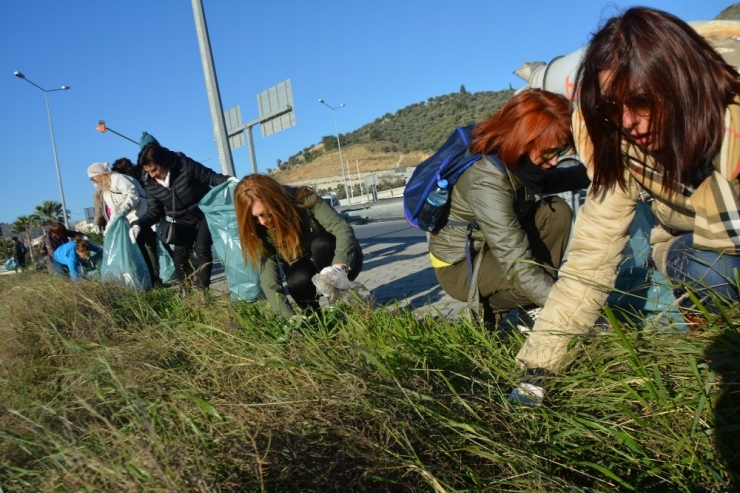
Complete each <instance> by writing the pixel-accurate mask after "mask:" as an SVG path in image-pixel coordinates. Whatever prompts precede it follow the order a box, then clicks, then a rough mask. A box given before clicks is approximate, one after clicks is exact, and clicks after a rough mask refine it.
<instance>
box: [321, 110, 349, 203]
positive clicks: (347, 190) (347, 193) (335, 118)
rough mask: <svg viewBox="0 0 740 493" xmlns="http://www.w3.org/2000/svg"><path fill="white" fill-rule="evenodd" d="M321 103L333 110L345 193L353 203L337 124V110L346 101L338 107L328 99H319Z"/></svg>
mask: <svg viewBox="0 0 740 493" xmlns="http://www.w3.org/2000/svg"><path fill="white" fill-rule="evenodd" d="M319 103H321V104H323V105H324V106H326V107H327V108H329V109H330V110H331V116H332V117H333V118H334V133H335V134H336V136H337V147H338V148H339V164H340V165H341V166H342V180H343V181H344V193H345V195H347V201H348V202H349V205H352V197H351V196H350V190H349V187H348V186H347V175H345V174H344V159H342V143H341V142H340V140H339V127H338V126H337V112H336V110H338V109H339V108H343V107H344V103H342V104H340V105H339V106H337V107H336V108H335V107H333V106H329V105H328V104H327V103H326V101H324V100H323V99H319ZM347 168H349V164H348V165H347Z"/></svg>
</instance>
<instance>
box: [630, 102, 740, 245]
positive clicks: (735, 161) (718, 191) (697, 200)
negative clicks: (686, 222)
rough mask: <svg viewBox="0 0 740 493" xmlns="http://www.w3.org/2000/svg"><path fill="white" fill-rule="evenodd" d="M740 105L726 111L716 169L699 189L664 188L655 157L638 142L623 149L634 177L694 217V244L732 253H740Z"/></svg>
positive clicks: (683, 187)
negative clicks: (665, 189)
mask: <svg viewBox="0 0 740 493" xmlns="http://www.w3.org/2000/svg"><path fill="white" fill-rule="evenodd" d="M738 129H740V106H738V104H733V105H730V107H729V108H728V109H727V112H726V114H725V132H724V138H723V139H722V147H721V149H720V152H719V153H718V154H717V156H715V158H714V160H713V161H712V164H713V165H714V171H713V172H712V174H711V175H710V176H709V177H707V178H706V179H705V180H704V181H703V182H702V183H701V184H700V185H699V186H698V187H697V188H696V190H694V189H692V188H691V187H688V186H686V185H680V187H679V190H678V191H677V192H674V193H672V194H669V193H668V192H666V191H664V190H663V187H662V181H661V179H662V176H661V174H660V173H658V172H657V171H655V169H654V166H653V163H654V161H653V159H652V158H651V157H650V156H646V155H645V154H643V153H642V152H641V151H640V150H639V149H637V148H636V147H635V146H634V145H629V144H627V143H625V144H624V146H623V148H622V150H623V152H624V155H625V161H626V162H627V165H628V167H629V171H630V173H631V174H632V176H633V177H634V178H635V179H636V180H637V181H638V182H639V183H640V184H641V185H642V186H643V187H644V188H645V189H646V190H647V191H648V192H650V193H651V194H652V195H653V196H654V197H659V198H661V199H662V200H664V201H666V202H668V203H670V204H671V205H672V206H673V207H675V208H676V209H678V210H679V211H680V212H681V213H682V214H685V215H688V216H692V215H693V216H694V247H695V248H696V249H699V250H710V251H714V252H718V253H725V254H729V255H740V212H739V210H740V198H739V195H740V182H739V181H738V173H739V172H740V133H739V132H738Z"/></svg>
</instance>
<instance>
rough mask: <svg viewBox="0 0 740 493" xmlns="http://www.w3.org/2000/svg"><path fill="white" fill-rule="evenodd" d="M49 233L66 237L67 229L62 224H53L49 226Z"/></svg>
mask: <svg viewBox="0 0 740 493" xmlns="http://www.w3.org/2000/svg"><path fill="white" fill-rule="evenodd" d="M49 233H54V234H55V235H57V236H64V235H66V234H67V228H65V227H64V224H62V223H51V224H50V225H49Z"/></svg>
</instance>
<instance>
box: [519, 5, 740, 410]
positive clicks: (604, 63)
mask: <svg viewBox="0 0 740 493" xmlns="http://www.w3.org/2000/svg"><path fill="white" fill-rule="evenodd" d="M574 93H575V94H578V95H579V101H578V110H577V111H576V112H575V113H574V115H573V122H572V126H573V132H574V138H575V143H576V146H577V148H578V152H579V154H580V155H581V157H582V158H583V159H584V162H585V163H586V165H587V166H588V168H589V170H590V172H591V173H592V177H593V185H592V187H591V190H590V191H589V194H588V196H587V198H586V202H585V204H584V206H583V207H581V209H580V211H579V214H578V217H577V219H576V223H575V228H574V233H573V239H572V240H571V244H570V247H569V250H568V262H567V263H566V264H565V266H564V267H563V269H562V271H561V274H560V278H559V280H558V282H557V283H556V284H555V286H554V287H553V289H552V291H550V295H549V297H548V300H547V303H546V304H545V307H544V308H543V310H542V312H541V313H540V316H539V319H538V320H537V323H536V324H535V326H534V330H533V331H532V333H531V334H530V335H529V337H528V339H527V341H526V343H525V344H524V346H523V347H522V349H521V350H520V351H519V353H518V354H517V356H516V358H517V361H518V362H519V364H520V366H521V367H522V369H523V370H524V371H525V378H524V380H523V381H522V384H521V385H520V386H519V387H517V388H516V389H515V390H514V392H513V393H512V395H511V398H512V399H517V400H522V399H520V397H522V398H523V399H530V400H531V399H532V398H533V399H534V400H533V403H535V404H536V403H538V402H539V401H541V400H542V397H543V394H544V391H543V387H542V384H543V383H544V380H543V375H546V374H547V373H552V372H556V371H559V370H560V369H561V366H562V364H563V362H564V356H565V355H566V353H567V348H568V344H569V342H570V339H571V338H572V337H573V336H575V335H584V334H586V333H588V331H589V330H590V329H591V328H592V327H593V325H594V323H595V321H596V319H597V317H598V316H599V312H600V310H601V308H602V307H603V305H604V303H605V302H606V299H607V297H608V295H609V292H610V289H611V288H612V287H613V286H614V283H615V280H616V277H617V271H618V268H619V264H620V261H621V259H622V251H623V250H624V247H625V245H626V243H627V240H628V234H629V226H630V223H631V222H632V218H633V217H634V215H635V210H636V206H637V203H638V202H640V201H644V200H645V199H646V198H647V199H652V201H651V207H652V210H653V213H654V214H655V217H656V219H657V224H656V227H655V228H654V229H653V231H652V234H651V236H650V241H651V244H652V247H653V260H654V262H655V265H656V267H657V268H658V269H659V270H660V272H661V273H662V274H664V275H665V276H666V277H668V278H669V279H672V280H674V281H677V283H678V284H679V285H681V288H679V289H677V290H676V292H675V294H676V295H677V298H678V299H679V300H680V307H681V309H682V310H683V311H684V312H686V311H687V310H691V309H692V307H693V302H692V301H691V300H690V299H689V298H688V297H685V296H684V293H685V291H686V290H687V289H688V290H691V291H693V292H694V293H695V294H696V296H697V297H698V299H699V300H700V301H701V302H702V304H703V305H704V306H705V307H707V308H708V309H709V310H715V309H716V307H715V306H714V304H713V302H712V298H713V295H715V294H716V295H719V297H720V298H722V299H724V300H725V301H728V300H729V301H736V300H737V299H738V291H737V283H736V281H735V280H736V279H737V275H738V270H740V256H738V255H739V254H740V219H738V215H739V213H738V209H739V205H740V204H739V202H738V190H740V186H739V185H738V171H739V168H738V163H740V105H739V104H738V103H740V80H739V79H738V73H737V72H736V71H735V69H733V68H732V67H731V66H729V65H728V64H727V63H726V62H725V61H724V60H723V59H722V57H721V56H720V55H719V54H718V53H717V52H716V51H715V50H714V49H713V48H712V47H711V46H710V45H709V44H708V43H707V41H706V40H705V39H704V38H702V37H701V36H700V35H699V34H697V32H696V31H694V29H692V28H691V26H689V25H688V24H686V23H685V22H684V21H682V20H680V19H678V18H677V17H674V16H673V15H671V14H668V13H666V12H662V11H659V10H653V9H648V8H632V9H629V10H627V11H626V12H625V13H624V14H623V15H620V16H617V17H614V18H612V19H610V20H609V21H607V23H606V24H605V25H604V27H603V28H602V29H600V30H599V31H598V32H597V33H596V34H594V36H593V39H592V40H591V43H590V44H589V46H588V48H587V49H586V52H585V54H584V58H583V62H582V64H581V66H580V68H579V69H578V73H577V77H576V89H575V92H574Z"/></svg>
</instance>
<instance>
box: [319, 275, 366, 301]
mask: <svg viewBox="0 0 740 493" xmlns="http://www.w3.org/2000/svg"><path fill="white" fill-rule="evenodd" d="M311 281H312V282H313V283H314V285H315V286H316V290H317V291H318V293H319V295H321V296H326V298H327V299H328V300H329V303H330V304H334V303H337V302H340V301H341V302H345V303H350V302H352V301H357V299H358V298H359V299H360V300H361V301H363V302H367V301H369V300H370V291H369V290H368V289H367V288H366V287H365V286H364V285H363V284H362V283H359V282H356V281H350V280H349V279H348V278H347V273H346V272H345V271H344V269H342V268H339V267H334V266H331V267H325V268H324V269H322V270H321V272H319V273H318V274H316V275H314V276H313V277H312V278H311Z"/></svg>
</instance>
